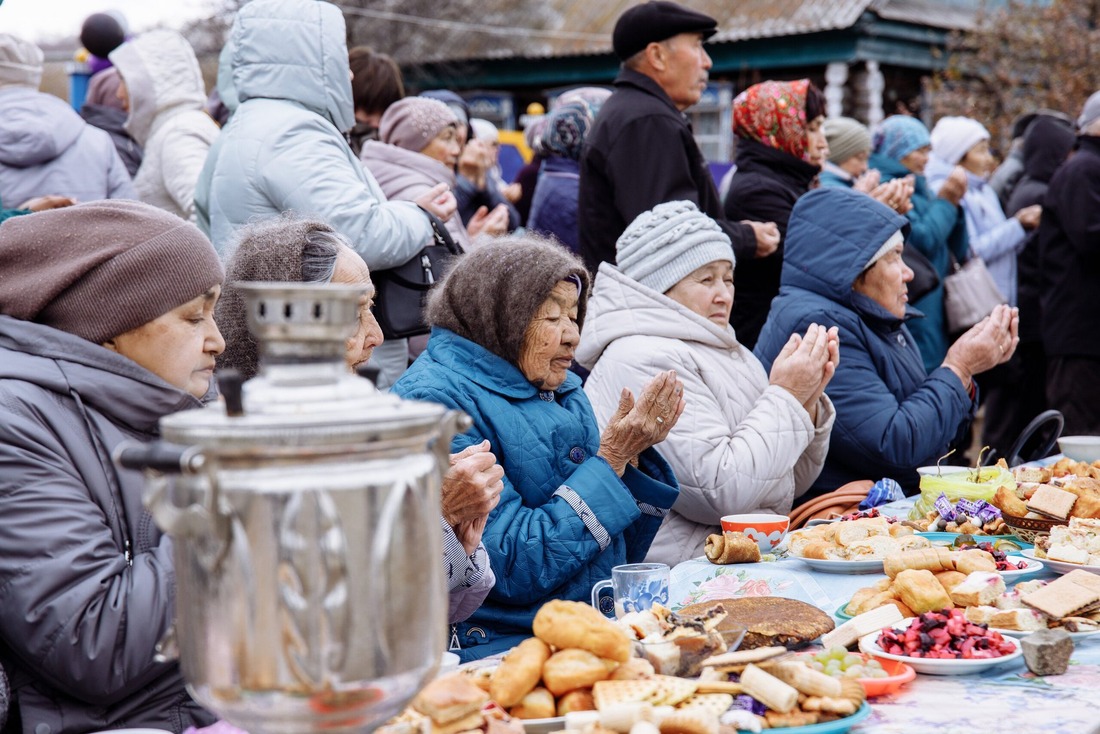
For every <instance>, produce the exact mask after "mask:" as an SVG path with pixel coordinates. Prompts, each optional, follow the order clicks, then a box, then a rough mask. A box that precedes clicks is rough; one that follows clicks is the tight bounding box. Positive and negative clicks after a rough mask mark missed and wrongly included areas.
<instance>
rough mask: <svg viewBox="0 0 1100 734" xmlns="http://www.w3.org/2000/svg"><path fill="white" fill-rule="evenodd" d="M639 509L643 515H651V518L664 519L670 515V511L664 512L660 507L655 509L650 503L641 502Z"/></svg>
mask: <svg viewBox="0 0 1100 734" xmlns="http://www.w3.org/2000/svg"><path fill="white" fill-rule="evenodd" d="M638 509H639V510H641V511H642V514H643V515H649V516H650V517H664V516H665V515H667V514H668V510H662V509H661V508H660V507H654V506H653V505H651V504H649V503H648V502H639V503H638Z"/></svg>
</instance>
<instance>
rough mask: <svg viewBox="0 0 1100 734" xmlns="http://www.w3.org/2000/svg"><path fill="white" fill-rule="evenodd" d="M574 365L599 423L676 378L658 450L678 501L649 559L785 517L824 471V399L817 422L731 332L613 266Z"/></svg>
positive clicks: (677, 556) (674, 555)
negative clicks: (658, 380)
mask: <svg viewBox="0 0 1100 734" xmlns="http://www.w3.org/2000/svg"><path fill="white" fill-rule="evenodd" d="M584 326H585V328H584V331H583V333H582V336H581V343H580V346H579V347H578V348H577V361H578V362H580V363H581V364H582V365H584V366H585V367H587V368H589V369H591V371H592V372H591V374H590V375H589V377H588V380H587V381H586V382H585V385H584V390H585V392H586V393H587V394H588V397H589V399H590V400H591V401H592V407H593V409H594V410H595V411H596V420H597V422H598V423H599V425H600V427H601V428H602V427H604V426H605V425H606V424H607V421H608V419H609V418H610V417H611V416H612V415H613V414H614V412H615V409H616V408H617V407H618V404H619V394H620V392H621V391H622V389H623V387H627V388H630V390H631V391H632V392H633V393H634V394H635V395H640V394H641V391H642V387H643V386H644V385H645V384H646V382H648V381H649V379H650V378H651V377H652V376H653V375H655V374H657V373H658V372H660V371H662V370H669V369H673V370H676V376H677V377H679V378H680V379H681V380H683V383H684V402H685V408H684V413H683V415H681V416H680V420H679V421H678V422H677V423H676V425H675V426H674V427H673V429H672V431H671V432H670V433H669V434H668V437H667V438H666V439H665V440H664V441H662V442H661V443H659V444H657V446H656V448H657V449H658V450H659V451H660V452H661V455H662V456H664V457H665V458H666V459H667V460H668V463H669V464H670V465H671V466H672V470H673V472H675V474H676V479H677V480H678V481H679V482H680V496H679V497H678V498H677V500H676V504H674V505H673V506H672V512H670V513H669V515H668V517H666V518H665V521H664V524H662V525H661V529H660V530H659V531H658V532H657V537H656V538H655V539H654V541H653V545H652V546H650V549H649V553H648V555H646V560H647V561H655V562H659V563H667V564H669V565H675V564H677V563H680V562H681V561H685V560H687V559H689V558H694V557H696V556H699V555H701V554H702V553H703V546H704V544H705V542H706V539H707V536H708V535H710V534H711V533H717V532H721V530H720V528H719V522H718V520H719V518H721V517H722V516H723V515H729V514H734V513H742V512H774V513H778V514H781V515H783V514H786V513H788V512H790V510H791V504H792V502H793V500H794V498H795V497H797V496H798V495H799V494H801V493H802V492H803V491H805V490H806V489H809V487H810V485H811V484H813V481H814V479H816V478H817V475H818V473H819V472H820V471H821V466H822V464H824V463H825V454H826V453H827V452H828V450H829V432H830V431H831V430H832V426H833V418H834V414H833V406H832V403H831V402H830V401H829V399H828V398H827V397H824V396H823V397H822V398H821V402H820V403H819V406H818V411H817V424H816V425H814V423H813V422H811V421H810V416H809V414H808V413H807V412H806V409H805V408H803V407H802V405H801V403H799V402H798V400H796V399H795V398H794V396H792V395H791V394H790V393H789V392H787V391H786V390H784V389H783V388H781V387H777V386H775V385H769V384H768V375H767V373H765V372H764V368H763V367H762V366H761V365H760V361H759V360H758V359H757V358H756V357H755V356H753V353H752V352H751V351H749V349H747V348H746V347H744V346H742V345H741V344H740V343H738V341H737V338H736V337H735V336H734V333H733V327H732V326H729V325H727V326H726V327H725V328H721V327H719V326H718V325H716V324H714V323H712V322H711V321H708V320H707V319H705V318H703V317H702V316H700V315H698V314H696V313H695V312H693V311H691V310H690V309H688V308H687V307H686V306H683V305H681V304H679V303H677V302H676V301H674V300H672V299H671V298H669V297H667V296H665V295H664V294H661V293H658V292H657V291H655V290H652V289H651V288H647V287H646V286H644V285H642V284H641V283H639V282H637V281H636V280H634V279H632V278H630V277H628V276H626V275H624V274H623V273H622V271H620V270H619V269H617V268H615V267H613V266H612V265H610V264H608V263H603V264H602V265H600V272H599V275H598V276H597V278H596V284H595V286H594V287H593V289H592V298H590V299H589V301H588V312H587V315H586V317H585V325H584Z"/></svg>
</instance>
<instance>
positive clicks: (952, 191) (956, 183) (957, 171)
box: [939, 166, 966, 206]
mask: <svg viewBox="0 0 1100 734" xmlns="http://www.w3.org/2000/svg"><path fill="white" fill-rule="evenodd" d="M939 196H940V198H941V199H946V200H947V201H949V202H951V203H952V204H954V205H955V206H958V205H959V202H960V201H962V198H963V197H964V196H966V169H965V168H963V167H962V166H955V168H954V169H952V171H951V173H950V174H949V175H948V176H947V179H946V180H945V181H944V182H943V187H941V188H940V194H939Z"/></svg>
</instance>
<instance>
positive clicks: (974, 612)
mask: <svg viewBox="0 0 1100 734" xmlns="http://www.w3.org/2000/svg"><path fill="white" fill-rule="evenodd" d="M1000 611H1001V610H1000V609H998V608H997V607H989V606H979V607H967V608H966V618H967V620H968V621H970V622H973V623H974V624H989V620H991V619H993V617H994V616H996V615H997V614H998V613H999V612H1000Z"/></svg>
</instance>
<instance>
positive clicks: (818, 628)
mask: <svg viewBox="0 0 1100 734" xmlns="http://www.w3.org/2000/svg"><path fill="white" fill-rule="evenodd" d="M718 605H721V606H722V608H723V609H725V611H726V618H725V619H723V620H722V621H721V622H720V623H719V625H718V629H719V630H721V631H726V630H732V629H738V628H741V627H743V628H744V629H745V639H744V640H742V641H741V647H740V648H739V649H741V650H751V649H753V648H756V647H769V646H771V645H783V646H784V647H789V648H795V647H798V646H800V645H805V644H806V643H808V642H812V641H813V640H816V639H817V638H818V637H820V636H821V635H823V634H825V633H826V632H829V631H831V630H832V629H833V628H834V627H835V626H836V624H835V623H834V622H833V618H832V617H830V616H829V615H828V614H826V613H825V612H823V611H821V610H820V609H818V608H817V607H815V606H811V605H809V604H807V603H806V602H801V601H798V600H797V599H784V598H783V597H780V596H747V597H743V598H741V599H714V600H712V601H705V602H700V603H698V604H691V605H689V606H686V607H684V608H683V609H681V610H679V611H678V612H677V613H678V614H679V615H680V616H682V617H687V618H689V619H690V618H694V617H702V616H707V615H709V614H710V613H711V612H712V610H713V609H714V607H716V606H718Z"/></svg>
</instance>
